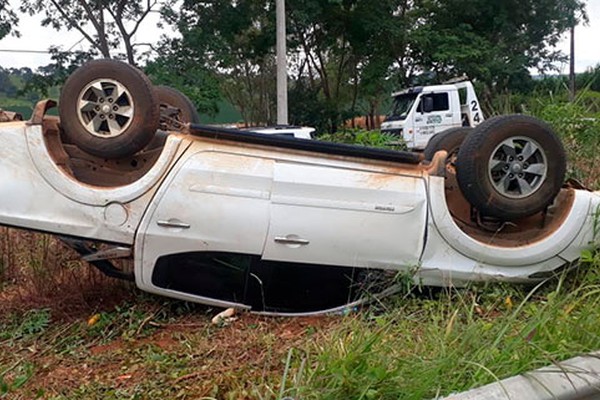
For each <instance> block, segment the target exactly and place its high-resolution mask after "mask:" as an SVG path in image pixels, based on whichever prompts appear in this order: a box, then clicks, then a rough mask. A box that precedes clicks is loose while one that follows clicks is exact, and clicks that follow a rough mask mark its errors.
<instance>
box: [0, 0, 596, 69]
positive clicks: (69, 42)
mask: <svg viewBox="0 0 600 400" xmlns="http://www.w3.org/2000/svg"><path fill="white" fill-rule="evenodd" d="M10 2H11V3H12V4H13V7H14V5H16V4H18V3H19V2H18V1H16V0H11V1H10ZM587 11H588V15H589V19H590V22H589V24H588V25H587V26H578V27H577V28H576V33H575V39H576V42H575V52H576V53H575V61H576V71H577V72H582V71H585V70H586V69H587V68H588V67H593V66H595V65H597V64H600V45H599V44H598V42H597V40H599V39H600V0H587ZM156 18H157V16H154V17H153V18H149V19H148V20H146V21H144V24H143V25H142V26H141V28H140V31H139V33H138V40H137V41H139V42H155V41H158V39H159V37H160V35H161V33H162V32H164V31H160V30H159V29H158V28H157V27H156ZM40 21H41V18H40V17H37V16H33V17H30V16H27V15H21V22H20V24H19V30H20V32H21V37H20V38H16V37H11V36H9V37H5V38H4V39H1V40H0V66H1V67H4V68H12V67H15V68H19V67H30V68H32V69H33V68H35V67H38V66H40V65H45V64H48V63H49V62H50V58H49V56H48V55H47V54H32V53H12V52H6V51H4V50H38V51H45V50H47V49H48V47H49V46H50V45H62V47H63V49H65V50H66V49H69V48H72V49H73V50H77V49H84V48H85V47H84V46H86V43H85V41H81V39H82V35H81V34H79V33H77V32H75V31H72V32H67V31H60V32H57V31H55V30H54V29H52V28H44V27H42V26H41V25H40ZM559 49H560V50H562V51H563V52H565V53H566V54H568V51H569V40H568V36H566V35H565V37H564V38H563V40H562V41H561V43H560V45H559ZM559 67H560V68H561V70H562V71H561V72H563V73H567V72H568V65H567V64H565V65H562V66H559Z"/></svg>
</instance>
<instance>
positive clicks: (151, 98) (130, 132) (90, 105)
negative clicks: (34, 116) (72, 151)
mask: <svg viewBox="0 0 600 400" xmlns="http://www.w3.org/2000/svg"><path fill="white" fill-rule="evenodd" d="M59 114H60V120H61V125H62V128H63V130H64V133H65V135H66V136H67V137H68V138H69V139H70V140H71V141H72V142H73V143H75V144H76V145H77V146H78V147H80V148H81V149H82V150H84V151H86V152H88V153H90V154H93V155H96V156H99V157H105V158H120V157H124V156H128V155H131V154H134V153H136V152H138V151H139V150H141V149H142V148H143V147H144V146H146V145H147V144H148V143H149V142H150V140H152V138H153V137H154V134H155V132H156V130H157V129H158V126H159V107H158V100H157V97H156V94H155V92H154V88H153V87H152V83H151V82H150V81H149V80H148V78H147V77H146V76H145V75H144V74H143V73H142V72H141V71H139V70H138V69H136V68H134V67H133V66H131V65H129V64H126V63H123V62H120V61H115V60H95V61H90V62H88V63H86V64H84V65H83V66H81V67H79V68H78V69H77V70H76V71H75V72H74V73H73V74H71V76H70V77H69V79H67V81H66V82H65V84H64V86H63V88H62V90H61V93H60V107H59Z"/></svg>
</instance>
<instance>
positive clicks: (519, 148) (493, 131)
mask: <svg viewBox="0 0 600 400" xmlns="http://www.w3.org/2000/svg"><path fill="white" fill-rule="evenodd" d="M456 164H457V165H456V170H457V180H458V185H459V187H460V190H461V191H462V193H463V195H464V196H465V198H466V199H467V200H468V201H469V202H470V203H471V205H473V206H474V207H475V208H476V209H477V210H478V211H479V212H480V213H481V214H482V215H485V216H491V217H495V218H499V219H502V220H514V219H518V218H522V217H527V216H529V215H533V214H535V213H537V212H539V211H542V210H543V209H545V208H546V207H547V206H548V205H549V204H550V203H551V202H552V201H553V200H554V197H556V195H557V194H558V192H559V190H560V188H561V186H562V184H563V180H564V177H565V170H566V157H565V151H564V148H563V146H562V143H561V141H560V140H559V138H558V137H557V136H556V134H555V133H554V132H553V131H552V129H551V128H550V127H549V126H548V125H547V124H546V123H544V122H542V121H540V120H538V119H536V118H533V117H528V116H525V115H505V116H499V117H494V118H491V119H488V120H487V121H485V122H483V123H482V124H480V125H478V126H477V127H476V128H475V129H474V131H473V132H472V133H471V134H470V135H469V136H468V137H467V138H466V139H465V141H464V142H463V144H462V146H461V147H460V150H459V152H458V157H457V163H456Z"/></svg>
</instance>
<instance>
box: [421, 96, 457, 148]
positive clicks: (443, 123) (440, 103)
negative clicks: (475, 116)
mask: <svg viewBox="0 0 600 400" xmlns="http://www.w3.org/2000/svg"><path fill="white" fill-rule="evenodd" d="M460 124H461V123H460V105H459V103H458V93H457V91H451V92H449V91H444V92H438V93H423V94H422V95H421V97H420V100H419V104H418V106H417V112H416V113H415V142H416V143H415V148H418V149H423V148H425V146H426V145H427V142H429V139H431V137H432V136H433V135H435V134H436V133H439V132H442V131H444V130H446V129H449V128H452V127H455V126H460Z"/></svg>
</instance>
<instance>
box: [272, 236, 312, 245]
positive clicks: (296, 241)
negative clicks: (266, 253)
mask: <svg viewBox="0 0 600 400" xmlns="http://www.w3.org/2000/svg"><path fill="white" fill-rule="evenodd" d="M275 243H281V244H297V245H300V246H306V245H307V244H309V243H310V241H308V240H306V239H302V238H294V237H285V236H275Z"/></svg>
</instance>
